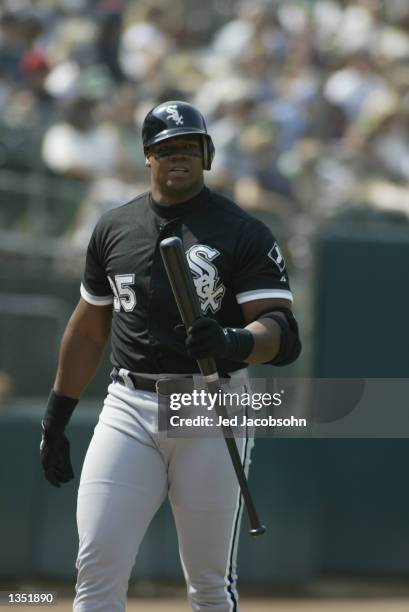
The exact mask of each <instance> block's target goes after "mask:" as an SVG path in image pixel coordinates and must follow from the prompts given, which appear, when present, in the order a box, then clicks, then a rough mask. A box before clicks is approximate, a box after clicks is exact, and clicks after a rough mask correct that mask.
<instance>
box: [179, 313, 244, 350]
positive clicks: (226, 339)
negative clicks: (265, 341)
mask: <svg viewBox="0 0 409 612" xmlns="http://www.w3.org/2000/svg"><path fill="white" fill-rule="evenodd" d="M185 346H186V349H187V352H188V354H189V356H190V357H192V358H193V359H205V358H206V357H214V358H216V359H217V358H222V359H229V360H232V361H242V360H243V359H245V358H246V357H248V355H249V354H250V353H251V351H252V350H253V346H254V338H253V334H252V333H251V332H249V331H248V330H247V329H235V328H232V327H222V326H221V325H220V323H218V321H216V320H215V319H210V318H208V317H199V318H198V319H196V321H194V323H193V324H192V325H191V326H190V327H189V329H188V330H187V337H186V340H185Z"/></svg>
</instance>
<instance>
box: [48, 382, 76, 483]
mask: <svg viewBox="0 0 409 612" xmlns="http://www.w3.org/2000/svg"><path fill="white" fill-rule="evenodd" d="M77 404H78V400H77V399H74V398H72V397H67V396H66V395H62V394H60V393H56V392H55V391H54V390H51V393H50V395H49V398H48V402H47V408H46V411H45V415H44V419H43V420H42V422H41V426H42V438H41V444H40V459H41V465H42V466H43V470H44V475H45V478H46V480H48V482H49V483H50V484H52V485H53V486H54V487H60V486H61V484H62V483H64V482H68V481H70V480H72V479H73V478H74V472H73V469H72V465H71V459H70V443H69V441H68V438H67V436H66V435H65V433H64V430H65V427H66V425H67V423H68V421H69V420H70V418H71V415H72V413H73V412H74V409H75V406H76V405H77Z"/></svg>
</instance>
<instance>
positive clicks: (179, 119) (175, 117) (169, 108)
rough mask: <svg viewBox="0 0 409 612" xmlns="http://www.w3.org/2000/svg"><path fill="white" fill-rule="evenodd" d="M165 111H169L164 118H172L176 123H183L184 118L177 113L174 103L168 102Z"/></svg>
mask: <svg viewBox="0 0 409 612" xmlns="http://www.w3.org/2000/svg"><path fill="white" fill-rule="evenodd" d="M166 112H167V113H169V114H168V116H167V117H166V119H173V121H174V122H175V123H176V125H183V123H184V120H183V117H182V115H179V111H178V107H177V106H176V104H170V105H169V106H167V107H166Z"/></svg>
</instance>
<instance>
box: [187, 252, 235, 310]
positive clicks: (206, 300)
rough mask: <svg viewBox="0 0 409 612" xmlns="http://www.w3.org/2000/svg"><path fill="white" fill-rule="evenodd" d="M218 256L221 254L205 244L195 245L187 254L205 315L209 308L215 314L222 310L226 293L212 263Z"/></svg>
mask: <svg viewBox="0 0 409 612" xmlns="http://www.w3.org/2000/svg"><path fill="white" fill-rule="evenodd" d="M218 255H220V252H219V251H218V250H217V249H213V248H212V247H209V246H206V245H205V244H195V245H194V246H192V247H190V249H189V250H188V251H187V253H186V257H187V261H188V264H189V268H190V269H191V271H192V275H193V281H194V283H195V287H196V292H197V295H198V296H199V301H200V306H201V309H202V312H203V313H204V314H206V312H207V311H208V310H209V308H210V310H211V311H212V312H213V313H215V312H217V311H218V310H219V309H220V307H221V305H222V299H223V296H224V294H225V291H226V287H225V286H224V285H223V284H222V283H221V282H220V277H219V272H218V270H217V268H216V266H215V265H213V264H212V263H211V262H212V261H213V260H214V259H215V258H216V257H217V256H218Z"/></svg>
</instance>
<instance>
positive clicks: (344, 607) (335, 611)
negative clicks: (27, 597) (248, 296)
mask: <svg viewBox="0 0 409 612" xmlns="http://www.w3.org/2000/svg"><path fill="white" fill-rule="evenodd" d="M15 607H16V609H17V608H18V610H19V611H20V612H30V611H32V610H33V609H34V606H29V607H26V606H24V607H20V606H15ZM12 608H13V607H12V606H0V609H4V610H6V609H7V610H12ZM35 609H36V610H40V609H42V610H43V611H44V612H45V610H47V609H48V610H50V612H72V603H71V600H68V599H67V600H60V602H59V603H58V604H57V605H55V606H41V607H35ZM126 610H127V612H191V609H190V607H189V606H188V605H187V603H186V601H185V600H183V601H182V600H174V599H172V600H169V601H167V600H166V599H140V598H135V599H130V600H129V601H128V604H127V608H126ZM407 610H409V599H365V600H362V599H343V600H341V601H334V600H332V599H296V600H292V599H246V598H243V599H242V600H241V606H240V611H241V612H407Z"/></svg>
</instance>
